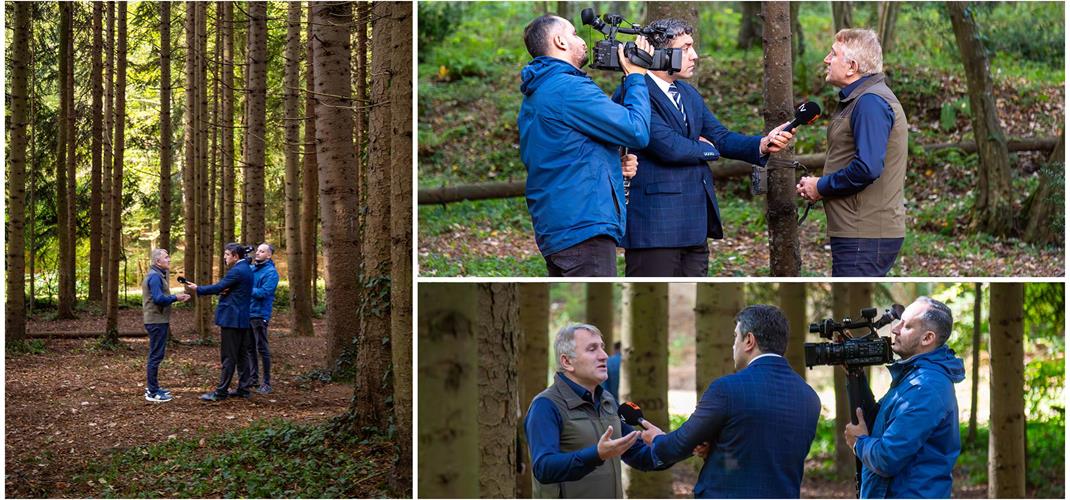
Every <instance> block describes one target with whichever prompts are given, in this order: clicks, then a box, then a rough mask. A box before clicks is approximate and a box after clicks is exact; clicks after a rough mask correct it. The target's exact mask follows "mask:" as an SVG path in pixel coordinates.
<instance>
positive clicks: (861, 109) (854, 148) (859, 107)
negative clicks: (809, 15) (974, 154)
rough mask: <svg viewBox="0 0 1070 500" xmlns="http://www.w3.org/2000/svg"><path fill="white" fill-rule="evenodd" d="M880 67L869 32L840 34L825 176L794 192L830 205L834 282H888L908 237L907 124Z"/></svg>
mask: <svg viewBox="0 0 1070 500" xmlns="http://www.w3.org/2000/svg"><path fill="white" fill-rule="evenodd" d="M883 64H884V62H883V57H882V55H881V46H880V41H879V39H878V38H877V34H876V33H874V32H873V31H872V30H863V29H844V30H840V32H839V33H836V41H835V43H833V44H832V51H831V52H829V54H828V55H827V56H825V65H826V66H827V67H828V68H827V69H828V75H827V76H826V77H825V80H826V81H828V82H829V83H831V84H833V85H835V86H837V87H840V88H841V90H840V92H839V96H838V97H839V102H838V105H837V107H836V110H835V112H834V113H833V114H832V116H831V118H830V121H829V127H828V152H827V154H826V156H825V169H824V172H823V174H824V175H822V176H821V177H803V178H802V180H800V181H799V184H798V186H796V191H797V192H798V193H799V195H800V196H802V197H803V198H806V199H807V200H809V201H817V200H821V199H824V200H825V215H826V217H827V218H828V235H829V240H830V243H831V246H832V276H834V277H841V276H861V277H879V276H884V275H886V274H887V273H888V271H890V270H891V269H892V266H893V265H894V264H895V258H896V256H897V255H898V254H899V249H900V247H902V245H903V238H904V237H905V236H906V204H905V200H904V198H903V179H904V177H905V176H906V167H907V129H908V127H909V125H908V124H907V119H906V115H905V114H903V106H902V105H900V104H899V99H897V98H896V97H895V94H893V93H892V90H891V89H890V88H888V84H887V81H886V79H885V76H884V73H882V71H883Z"/></svg>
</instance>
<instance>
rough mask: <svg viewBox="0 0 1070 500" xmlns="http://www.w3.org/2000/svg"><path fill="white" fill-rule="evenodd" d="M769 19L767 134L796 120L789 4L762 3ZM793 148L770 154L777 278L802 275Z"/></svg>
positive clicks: (765, 40)
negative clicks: (792, 119)
mask: <svg viewBox="0 0 1070 500" xmlns="http://www.w3.org/2000/svg"><path fill="white" fill-rule="evenodd" d="M762 18H763V19H764V20H765V26H764V31H763V35H762V47H763V50H764V54H765V57H764V59H763V60H764V69H765V76H764V78H763V86H762V89H763V92H762V95H763V97H764V102H765V108H764V109H763V110H762V115H763V118H764V119H765V130H766V131H769V130H772V129H774V128H776V127H778V126H780V124H782V123H784V122H786V121H789V120H791V118H792V116H793V109H794V107H795V105H794V97H793V95H792V89H791V85H792V76H791V16H790V12H789V8H788V2H762ZM793 155H794V147H793V146H789V147H788V148H786V149H783V150H781V151H780V152H777V153H773V154H771V155H769V162H768V164H767V165H768V167H769V194H768V195H767V196H766V209H765V219H766V220H767V221H769V271H770V274H771V275H773V276H798V275H799V270H800V269H801V268H802V260H801V257H800V254H799V225H798V223H797V222H796V211H795V199H796V198H797V197H798V195H797V194H796V193H795V170H794V169H793V168H791V161H792V159H793V158H792V157H793Z"/></svg>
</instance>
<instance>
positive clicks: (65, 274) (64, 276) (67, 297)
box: [56, 3, 74, 318]
mask: <svg viewBox="0 0 1070 500" xmlns="http://www.w3.org/2000/svg"><path fill="white" fill-rule="evenodd" d="M73 8H74V4H73V3H60V4H59V12H60V20H59V79H60V97H59V101H60V105H59V120H58V122H57V128H58V129H59V130H58V132H59V134H58V135H59V138H58V139H57V141H56V229H57V231H56V232H57V233H59V234H58V239H59V257H58V258H57V259H56V266H57V271H58V274H59V305H58V310H57V311H56V316H57V318H73V317H74V301H73V298H72V297H71V294H69V293H68V291H67V290H68V288H71V289H72V290H73V285H72V284H71V283H70V282H71V281H73V280H74V276H73V271H74V270H73V269H68V268H67V260H68V259H67V253H68V252H69V251H70V250H69V249H70V248H72V247H71V245H70V240H71V239H72V238H73V237H74V235H73V234H71V233H70V232H68V231H67V228H68V227H70V221H69V220H68V219H69V218H70V210H68V206H69V205H70V203H72V202H73V200H71V199H70V198H68V192H67V141H69V140H73V138H71V137H69V136H68V134H67V132H68V129H67V117H68V115H70V114H71V110H70V108H68V107H67V93H68V92H69V90H68V88H67V64H68V62H69V58H68V57H67V52H68V51H70V46H71V43H70V42H71V36H72V29H71V10H72V9H73Z"/></svg>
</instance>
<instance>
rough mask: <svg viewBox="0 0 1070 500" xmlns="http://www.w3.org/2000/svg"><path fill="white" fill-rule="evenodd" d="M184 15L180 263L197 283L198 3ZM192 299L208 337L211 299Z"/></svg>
mask: <svg viewBox="0 0 1070 500" xmlns="http://www.w3.org/2000/svg"><path fill="white" fill-rule="evenodd" d="M185 15H186V16H185V19H183V24H182V27H183V30H184V31H185V35H186V36H185V38H186V60H185V61H184V63H185V64H184V80H185V96H184V97H185V110H184V111H183V118H184V120H183V124H182V143H183V163H182V197H183V200H184V202H183V203H182V210H183V214H182V215H183V225H184V226H185V227H184V233H185V241H184V242H183V243H184V250H183V254H182V265H183V267H184V269H183V271H184V274H185V276H186V278H187V279H189V280H192V281H194V282H197V280H198V279H199V276H200V274H199V273H198V270H197V268H198V266H199V264H200V260H199V259H198V258H197V257H198V256H199V253H200V252H199V249H200V247H199V246H198V245H197V237H198V236H199V235H200V232H199V231H198V230H197V216H198V215H199V211H198V203H199V201H200V198H199V197H198V193H197V166H198V165H197V162H198V159H199V156H198V155H197V145H198V141H197V127H198V120H199V118H198V116H197V113H198V111H199V110H200V106H198V101H197V85H198V83H199V79H198V78H197V2H192V1H188V2H186V12H185ZM176 274H177V273H176ZM201 284H204V283H201ZM193 301H194V302H193V310H194V313H193V316H194V321H193V331H194V332H196V333H197V335H199V336H200V338H201V339H207V338H208V332H207V331H205V330H203V329H201V325H200V317H201V312H200V311H201V309H203V308H204V307H205V306H204V304H205V303H208V307H211V298H210V297H209V296H204V297H194V299H193Z"/></svg>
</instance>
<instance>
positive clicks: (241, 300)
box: [197, 259, 253, 328]
mask: <svg viewBox="0 0 1070 500" xmlns="http://www.w3.org/2000/svg"><path fill="white" fill-rule="evenodd" d="M224 290H227V293H226V294H221V293H220V292H222V291H224ZM215 294H220V297H219V304H217V305H216V308H215V324H216V325H219V326H220V327H223V328H249V302H250V300H251V298H252V294H253V270H252V268H251V267H249V261H248V260H246V259H239V260H238V262H235V263H234V265H233V266H230V269H229V270H227V274H226V275H225V276H223V279H221V280H219V282H217V283H214V284H211V285H204V286H199V287H197V295H215Z"/></svg>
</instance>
